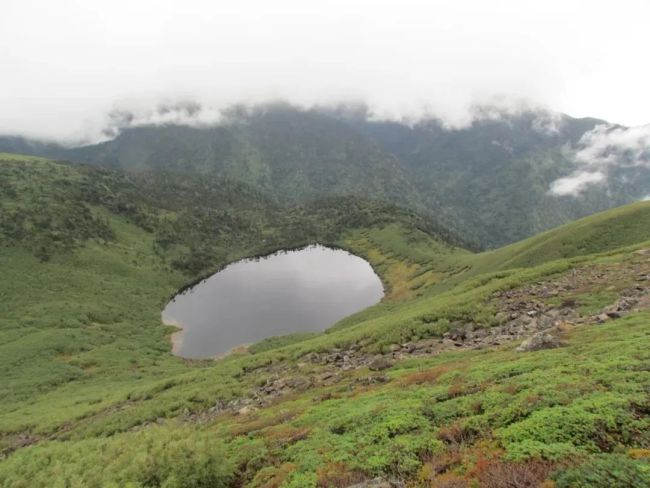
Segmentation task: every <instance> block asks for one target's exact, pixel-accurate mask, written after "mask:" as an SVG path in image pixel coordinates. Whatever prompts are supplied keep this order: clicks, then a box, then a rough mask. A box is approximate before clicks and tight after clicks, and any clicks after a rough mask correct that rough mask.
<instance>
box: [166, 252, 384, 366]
mask: <svg viewBox="0 0 650 488" xmlns="http://www.w3.org/2000/svg"><path fill="white" fill-rule="evenodd" d="M383 295H384V291H383V286H382V283H381V281H380V279H379V277H378V276H377V275H376V274H375V272H374V271H373V269H372V267H371V266H370V264H369V263H368V262H367V261H365V260H364V259H362V258H360V257H358V256H355V255H353V254H350V253H348V252H346V251H342V250H340V249H330V248H327V247H323V246H309V247H305V248H303V249H299V250H295V251H281V252H278V253H275V254H272V255H270V256H267V257H263V258H259V259H245V260H242V261H238V262H236V263H233V264H231V265H229V266H227V267H225V268H224V269H223V270H221V271H219V272H218V273H216V274H214V275H213V276H211V277H210V278H208V279H206V280H204V281H202V282H201V283H199V284H197V285H196V286H194V287H192V288H190V289H188V290H187V291H185V292H183V293H180V294H179V295H177V296H176V297H174V299H173V300H172V301H171V302H169V304H168V305H167V306H166V307H165V309H164V310H163V312H162V318H163V322H165V323H166V324H170V325H176V326H178V327H181V329H182V330H181V331H179V332H177V333H175V334H174V336H173V338H172V339H173V342H174V349H173V352H174V354H176V355H178V356H182V357H185V358H195V359H198V358H210V357H215V356H220V355H223V354H225V353H227V352H229V351H231V350H232V349H233V348H235V347H237V346H240V345H243V344H251V343H254V342H257V341H260V340H262V339H265V338H268V337H273V336H277V335H285V334H293V333H297V332H320V331H323V330H325V329H326V328H328V327H329V326H331V325H333V324H334V323H336V322H337V321H339V320H340V319H342V318H344V317H346V316H348V315H350V314H352V313H355V312H358V311H360V310H363V309H364V308H366V307H369V306H370V305H374V304H375V303H377V302H379V300H381V298H382V296H383Z"/></svg>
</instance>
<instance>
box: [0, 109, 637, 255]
mask: <svg viewBox="0 0 650 488" xmlns="http://www.w3.org/2000/svg"><path fill="white" fill-rule="evenodd" d="M108 120H109V123H108V125H107V127H106V128H105V130H104V133H105V134H106V137H107V138H109V139H108V140H106V141H104V142H101V143H97V144H90V145H85V146H80V147H66V146H63V145H61V144H58V143H53V142H43V141H35V140H30V139H25V138H21V137H2V138H0V151H8V152H20V153H25V154H32V155H39V156H46V157H50V158H58V159H65V160H71V161H76V162H84V163H91V164H95V165H101V166H107V167H111V168H118V169H123V170H127V171H165V172H172V173H190V174H204V175H218V176H224V177H228V178H231V179H234V180H237V181H242V182H245V183H247V184H251V185H254V186H256V187H258V188H259V189H260V190H262V191H265V192H266V193H268V194H269V195H271V196H273V197H274V198H275V199H277V200H278V201H279V202H280V203H285V204H291V203H304V202H308V201H310V200H313V199H316V198H322V197H328V196H343V195H363V196H367V197H372V198H376V199H381V200H386V201H391V202H394V203H398V204H400V205H403V206H406V207H410V208H413V209H415V210H417V211H420V212H422V213H425V214H426V213H428V214H430V215H435V216H436V218H437V219H442V220H443V221H444V220H446V221H448V222H453V223H454V225H453V226H454V227H456V228H457V229H458V230H459V231H461V233H462V234H463V235H464V236H465V237H466V238H467V239H468V240H469V241H470V242H474V243H475V245H476V246H477V247H484V248H489V247H495V246H499V245H503V244H506V243H509V242H513V241H516V240H519V239H522V238H524V237H528V236H530V235H533V234H535V233H537V232H539V231H542V230H545V229H548V228H551V227H554V226H557V225H559V224H562V223H564V222H567V221H569V220H573V219H576V218H579V217H582V216H585V215H589V214H591V213H594V212H597V211H601V210H604V209H607V208H610V207H613V206H617V205H621V204H625V203H629V202H633V201H637V200H640V199H642V198H644V197H645V196H646V195H647V194H648V192H650V171H649V170H648V169H649V168H648V165H647V164H645V163H644V161H645V159H643V158H644V157H645V153H643V147H644V146H643V144H645V142H644V139H643V138H642V136H643V135H644V134H645V132H644V131H643V130H639V129H638V128H634V129H628V128H625V127H623V126H618V125H610V124H608V123H607V122H605V121H603V120H599V119H595V118H573V117H570V116H568V115H564V114H558V113H553V112H550V111H547V110H542V109H535V108H530V107H524V108H520V109H518V110H506V109H503V108H499V107H489V106H484V107H477V108H476V109H475V110H474V119H473V121H472V122H471V123H470V124H469V125H467V126H465V127H458V128H454V127H449V126H448V125H447V124H446V123H444V122H443V121H442V120H439V119H437V118H434V117H430V118H423V119H421V120H419V121H416V122H409V121H390V120H381V119H380V118H378V117H377V116H374V114H372V112H371V111H370V109H369V108H368V107H366V106H364V105H363V104H358V105H340V106H335V107H334V108H332V107H321V108H313V109H303V108H299V107H295V106H292V105H289V104H284V103H276V104H265V105H257V106H246V107H244V106H234V107H232V108H230V109H229V110H225V111H222V112H219V113H217V112H214V111H212V110H210V109H209V108H206V107H204V106H202V105H200V104H198V103H192V102H183V103H177V104H168V105H159V106H158V107H156V108H155V109H153V110H152V111H150V112H141V111H140V112H138V111H133V112H129V111H127V110H121V111H118V112H114V113H112V114H111V115H110V117H109V118H108ZM606 128H609V129H606ZM612 131H614V132H613V133H614V134H618V140H613V141H612V144H611V145H607V144H606V143H605V144H604V145H603V143H602V139H603V133H605V134H609V133H612ZM626 134H631V135H632V141H637V143H638V144H640V147H641V152H640V153H639V154H636V153H635V154H632V155H630V151H629V150H628V149H626V147H621V143H620V140H623V141H625V142H626V143H627V144H628V146H629V139H630V138H629V137H628V138H625V137H623V135H626ZM597 135H600V137H596V136H597ZM110 137H113V138H110ZM594 140H596V141H598V142H599V143H600V144H601V146H603V147H601V148H600V151H601V152H602V151H603V150H605V149H607V150H608V151H609V153H608V154H609V159H607V164H604V163H601V164H600V165H599V166H598V168H600V169H599V171H600V173H599V175H600V176H599V177H598V178H596V179H593V178H592V179H591V180H589V181H583V179H581V178H582V177H581V171H583V170H581V167H583V166H584V165H585V160H586V158H587V156H588V155H589V154H591V153H590V151H592V152H593V151H594V150H596V149H593V147H592V146H593V142H594ZM599 154H600V153H599ZM617 155H618V157H617ZM601 160H602V156H601ZM583 172H584V171H583Z"/></svg>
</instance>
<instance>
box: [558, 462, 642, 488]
mask: <svg viewBox="0 0 650 488" xmlns="http://www.w3.org/2000/svg"><path fill="white" fill-rule="evenodd" d="M554 479H555V482H556V485H557V487H558V488H637V487H640V486H650V463H649V462H648V461H647V460H646V461H643V460H639V461H635V460H632V459H630V458H629V457H627V456H623V455H620V454H619V455H609V456H607V455H598V456H593V457H590V458H588V459H587V461H585V462H583V463H581V464H580V465H579V466H578V467H576V468H571V469H568V470H566V471H563V472H560V473H558V474H557V475H555V476H554Z"/></svg>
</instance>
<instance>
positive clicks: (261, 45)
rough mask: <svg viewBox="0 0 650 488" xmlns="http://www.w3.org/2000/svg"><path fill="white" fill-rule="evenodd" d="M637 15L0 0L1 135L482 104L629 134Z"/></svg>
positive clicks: (640, 80)
mask: <svg viewBox="0 0 650 488" xmlns="http://www.w3.org/2000/svg"><path fill="white" fill-rule="evenodd" d="M649 17H650V3H649V2H642V1H639V0H620V2H619V3H617V5H616V7H615V8H613V7H612V5H611V2H610V1H608V0H593V1H591V2H590V3H589V9H585V8H584V5H582V2H566V1H562V0H547V1H530V2H521V1H520V0H499V1H497V2H484V1H480V0H438V1H435V2H431V1H425V0H403V1H400V2H397V1H395V0H355V1H353V2H350V1H347V0H331V1H327V2H305V1H302V0H277V1H273V2H268V1H264V0H237V1H235V0H223V1H218V2H208V1H205V0H165V1H162V2H161V1H156V0H138V1H137V2H134V1H129V0H110V1H109V0H94V1H92V2H82V1H80V0H60V1H57V2H44V1H43V0H3V4H2V15H1V16H0V66H2V70H3V76H1V77H0V133H11V134H16V133H18V134H24V135H31V136H37V137H49V138H57V139H62V138H63V139H84V140H89V139H92V138H93V137H97V136H98V135H101V132H102V129H103V128H104V126H105V125H106V122H107V118H106V115H105V114H107V113H110V112H114V109H115V106H116V105H117V106H118V107H120V110H123V111H127V112H128V111H130V112H134V115H135V118H134V121H135V123H139V122H138V120H144V119H146V118H147V116H148V115H147V114H149V115H150V116H151V117H153V118H154V119H157V117H159V115H160V114H158V112H157V110H156V107H157V106H158V100H193V101H196V102H198V103H199V104H200V105H201V107H202V110H205V112H202V114H200V115H198V116H196V117H195V116H194V115H191V114H190V115H189V116H188V114H187V113H185V112H184V111H183V110H180V111H179V112H178V114H175V115H174V114H172V115H170V114H167V115H164V114H163V115H162V120H166V119H173V118H174V117H177V116H178V117H179V120H194V119H195V118H196V119H197V120H198V119H203V120H210V119H212V118H215V119H218V117H217V115H216V112H217V111H219V110H221V109H223V108H224V107H228V106H230V105H232V104H237V103H245V104H256V103H263V102H266V101H269V100H277V99H281V100H287V101H288V102H290V103H293V104H297V105H300V106H307V107H309V106H314V105H327V104H335V103H338V102H340V101H346V100H358V101H362V102H364V103H366V104H367V105H368V106H369V107H370V108H371V109H372V112H373V114H375V115H376V116H377V117H381V118H391V119H393V120H402V119H407V120H409V119H410V120H412V119H417V118H418V117H422V116H427V115H429V114H434V115H435V116H436V117H439V118H440V119H442V120H443V121H444V122H445V123H446V124H448V125H450V126H458V125H462V124H466V123H467V121H468V120H472V117H473V116H474V115H476V114H472V107H473V106H474V105H475V104H476V103H477V102H478V103H479V104H481V105H484V104H485V101H486V100H487V101H488V102H489V100H491V99H492V97H494V96H495V95H501V96H503V97H505V98H506V99H508V100H520V99H527V100H532V101H533V102H534V103H535V104H536V105H542V106H546V107H551V108H552V109H553V111H561V112H565V113H570V114H572V115H576V116H586V115H591V116H597V117H602V118H604V119H608V120H613V121H616V122H622V123H627V124H630V125H634V124H641V123H646V122H647V120H646V119H645V117H647V110H645V108H644V107H643V104H642V103H640V101H642V100H644V99H645V98H646V91H647V86H648V83H650V65H648V63H643V62H640V61H639V59H644V55H645V46H647V45H649V44H650V30H649V29H647V28H646V27H647V26H646V25H645V24H646V19H648V18H649ZM550 32H552V34H553V35H549V33H550ZM603 32H607V33H608V35H607V36H606V37H607V38H606V40H605V39H604V38H603V35H602V33H603ZM600 39H602V41H599V40H600ZM621 73H624V74H625V75H624V76H622V75H621ZM143 100H149V101H151V100H153V102H149V103H148V105H149V106H151V107H154V108H152V109H147V108H142V109H139V108H138V109H134V108H132V105H136V104H138V103H142V101H143ZM133 101H135V103H131V102H133ZM143 105H147V104H143ZM140 112H141V113H140ZM552 129H553V124H552V123H547V124H542V125H540V130H552Z"/></svg>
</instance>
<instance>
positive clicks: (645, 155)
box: [550, 124, 650, 196]
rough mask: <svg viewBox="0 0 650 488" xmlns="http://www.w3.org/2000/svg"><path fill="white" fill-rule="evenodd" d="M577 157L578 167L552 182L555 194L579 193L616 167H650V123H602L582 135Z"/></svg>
mask: <svg viewBox="0 0 650 488" xmlns="http://www.w3.org/2000/svg"><path fill="white" fill-rule="evenodd" d="M573 159H574V161H575V163H576V165H577V169H576V170H575V171H574V172H573V173H572V174H571V175H569V176H566V177H564V178H560V179H558V180H556V181H554V182H553V183H551V187H550V193H551V194H554V195H558V196H561V195H573V196H577V195H579V194H581V193H583V192H584V191H585V190H587V189H588V188H589V187H590V186H592V185H595V184H603V183H605V182H606V180H607V178H608V177H609V176H610V175H611V173H612V172H613V171H615V170H616V169H619V168H635V167H636V168H650V125H643V126H638V127H629V128H628V127H620V126H613V125H609V124H601V125H598V126H596V127H595V128H594V129H593V130H591V131H589V132H586V133H585V134H583V136H582V137H581V138H580V141H579V142H578V147H577V149H576V150H575V152H574V154H573Z"/></svg>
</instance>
